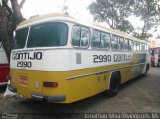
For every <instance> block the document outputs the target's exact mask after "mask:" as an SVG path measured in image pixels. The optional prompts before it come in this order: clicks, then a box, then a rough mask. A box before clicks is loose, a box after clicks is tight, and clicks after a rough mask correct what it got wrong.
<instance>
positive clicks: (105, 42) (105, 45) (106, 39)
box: [100, 33, 110, 49]
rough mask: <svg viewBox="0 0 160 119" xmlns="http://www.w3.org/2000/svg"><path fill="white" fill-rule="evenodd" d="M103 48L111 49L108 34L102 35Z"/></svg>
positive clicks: (101, 45)
mask: <svg viewBox="0 0 160 119" xmlns="http://www.w3.org/2000/svg"><path fill="white" fill-rule="evenodd" d="M100 47H101V48H106V49H109V48H110V35H109V34H107V33H101V44H100Z"/></svg>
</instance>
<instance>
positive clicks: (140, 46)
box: [139, 43, 142, 52]
mask: <svg viewBox="0 0 160 119" xmlns="http://www.w3.org/2000/svg"><path fill="white" fill-rule="evenodd" d="M139 51H140V52H141V51H142V44H141V43H140V44H139Z"/></svg>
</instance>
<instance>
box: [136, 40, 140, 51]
mask: <svg viewBox="0 0 160 119" xmlns="http://www.w3.org/2000/svg"><path fill="white" fill-rule="evenodd" d="M136 46H137V49H136V51H139V50H140V44H139V43H138V42H137V43H136Z"/></svg>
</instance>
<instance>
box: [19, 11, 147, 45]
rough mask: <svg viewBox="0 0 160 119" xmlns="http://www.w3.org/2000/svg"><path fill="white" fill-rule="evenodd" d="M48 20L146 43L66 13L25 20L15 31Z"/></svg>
mask: <svg viewBox="0 0 160 119" xmlns="http://www.w3.org/2000/svg"><path fill="white" fill-rule="evenodd" d="M49 20H50V21H51V20H62V21H68V22H73V23H76V24H79V25H84V26H87V27H91V28H93V29H97V30H101V31H104V32H108V33H111V34H114V35H118V36H120V37H124V38H127V39H130V40H134V41H138V42H141V43H147V42H146V41H144V40H140V39H137V38H135V37H133V36H130V35H128V34H126V33H125V32H121V31H118V30H115V29H111V28H107V27H104V26H102V25H100V24H97V23H86V22H83V21H81V20H78V19H76V18H73V17H71V16H69V15H68V14H66V13H54V14H46V15H41V16H39V15H38V16H34V17H31V18H30V19H28V20H25V21H23V22H21V23H20V24H19V25H18V26H17V29H20V28H23V27H27V26H30V25H34V24H37V23H41V22H46V21H49Z"/></svg>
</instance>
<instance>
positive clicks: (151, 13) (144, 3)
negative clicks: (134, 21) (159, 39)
mask: <svg viewBox="0 0 160 119" xmlns="http://www.w3.org/2000/svg"><path fill="white" fill-rule="evenodd" d="M134 1H135V4H134V11H133V12H134V15H135V16H137V17H140V19H141V20H142V21H143V27H142V28H141V32H140V33H138V35H137V33H135V34H134V35H135V36H136V37H138V38H140V39H148V38H149V37H150V36H151V34H149V33H148V31H149V30H150V29H151V28H153V27H156V26H157V25H159V23H160V2H159V0H134Z"/></svg>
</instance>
